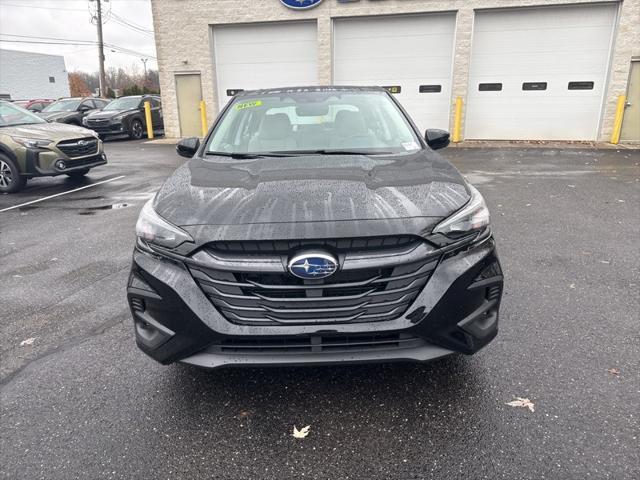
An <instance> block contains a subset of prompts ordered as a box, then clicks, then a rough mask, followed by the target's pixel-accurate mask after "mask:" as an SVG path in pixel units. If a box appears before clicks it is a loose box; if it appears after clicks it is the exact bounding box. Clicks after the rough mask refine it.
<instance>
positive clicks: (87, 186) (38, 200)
mask: <svg viewBox="0 0 640 480" xmlns="http://www.w3.org/2000/svg"><path fill="white" fill-rule="evenodd" d="M124 177H125V175H120V176H119V177H115V178H109V179H108V180H102V181H101V182H96V183H92V184H91V185H85V186H84V187H79V188H74V189H73V190H69V191H68V192H62V193H56V194H55V195H49V196H48V197H42V198H37V199H36V200H31V201H30V202H25V203H21V204H20V205H14V206H13V207H7V208H3V209H2V210H0V213H2V212H6V211H8V210H13V209H14V208H20V207H24V206H26V205H31V204H33V203H38V202H44V201H45V200H49V199H50V198H55V197H59V196H60V195H66V194H67V193H73V192H79V191H80V190H84V189H85V188H91V187H95V186H96V185H102V184H103V183H109V182H113V181H114V180H120V179H121V178H124Z"/></svg>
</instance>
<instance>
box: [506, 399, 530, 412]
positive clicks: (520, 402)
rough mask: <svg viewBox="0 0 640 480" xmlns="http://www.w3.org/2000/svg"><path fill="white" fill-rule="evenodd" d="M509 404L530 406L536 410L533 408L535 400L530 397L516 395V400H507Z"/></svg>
mask: <svg viewBox="0 0 640 480" xmlns="http://www.w3.org/2000/svg"><path fill="white" fill-rule="evenodd" d="M507 405H509V406H510V407H521V408H528V409H529V410H531V411H532V412H535V410H534V408H533V402H532V401H531V400H529V399H528V398H522V397H516V400H513V401H511V402H507Z"/></svg>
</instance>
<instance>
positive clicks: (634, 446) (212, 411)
mask: <svg viewBox="0 0 640 480" xmlns="http://www.w3.org/2000/svg"><path fill="white" fill-rule="evenodd" d="M106 151H107V154H108V156H109V162H110V163H109V164H108V165H106V166H104V167H99V168H96V169H95V170H93V171H92V172H91V173H90V174H89V176H88V178H87V179H86V180H83V181H80V182H74V181H71V180H69V179H66V178H63V177H57V178H43V179H35V180H33V181H30V182H29V183H28V185H27V188H26V189H25V190H24V191H23V192H21V193H19V194H14V195H2V196H0V299H1V301H0V312H1V314H0V317H1V320H0V329H1V330H0V333H1V335H0V355H1V357H0V360H1V361H0V389H1V391H0V401H1V412H0V413H1V417H0V431H1V433H0V478H7V479H30V480H33V479H47V480H49V479H65V480H69V479H76V478H78V479H147V478H149V479H191V478H194V479H195V478H198V479H200V478H216V479H218V478H219V479H286V478H296V479H301V478H318V479H428V478H434V479H501V478H504V479H514V478H518V479H542V478H545V479H574V478H575V479H585V478H594V479H605V478H611V479H616V480H617V479H637V478H640V440H639V435H640V428H639V427H640V421H639V416H640V408H638V407H639V405H640V400H639V399H640V368H639V367H640V334H639V331H640V329H639V326H640V321H639V314H638V312H640V294H639V290H640V269H639V266H640V222H639V220H640V166H639V164H640V151H638V150H636V151H632V150H620V151H618V150H611V149H610V150H581V149H566V150H559V149H531V148H502V149H500V148H487V149H476V148H474V149H465V148H456V149H447V150H444V152H443V154H444V155H445V156H446V157H447V158H449V159H450V160H452V161H453V163H454V164H455V165H456V166H457V167H458V168H459V169H460V170H461V171H462V172H463V173H464V174H465V175H467V177H468V178H469V179H470V180H471V181H472V182H473V183H474V184H475V185H476V186H477V187H478V189H479V190H480V191H481V192H482V193H483V194H484V195H485V198H486V199H487V203H488V204H489V207H490V209H491V212H492V223H493V228H494V232H495V236H496V238H497V241H498V246H499V253H500V255H501V260H502V265H503V268H504V270H505V275H506V280H505V296H504V299H503V304H502V312H501V331H500V334H499V335H498V337H497V339H496V340H495V341H494V342H493V343H491V344H490V345H489V346H488V347H487V348H486V349H484V350H482V351H481V352H479V353H478V354H476V355H474V356H472V357H465V356H452V357H448V358H445V359H442V360H439V361H435V362H432V363H429V364H426V365H411V364H389V365H367V366H352V367H322V368H272V369H230V370H219V371H204V370H197V369H194V368H188V367H185V366H181V365H172V366H168V367H165V366H162V365H159V364H157V363H155V362H154V361H152V360H151V359H149V358H147V357H146V356H145V355H144V354H143V353H141V352H140V351H138V349H137V348H136V346H135V343H134V338H133V331H132V322H131V318H130V314H129V312H128V309H127V305H126V298H125V285H126V281H127V274H128V268H129V265H130V258H131V252H132V248H133V243H134V225H135V221H136V218H137V215H138V212H139V210H140V208H141V207H142V205H143V204H144V202H145V201H146V200H147V199H148V198H150V197H151V196H152V195H153V192H154V191H155V190H156V189H157V188H158V187H159V185H160V184H161V182H162V181H163V179H165V178H166V177H167V176H168V175H170V174H171V172H172V171H173V169H175V168H176V167H177V166H178V165H180V164H181V163H182V162H183V161H184V159H182V158H180V157H178V156H177V155H176V154H175V153H174V148H173V146H171V145H153V144H147V143H144V142H131V141H109V142H107V144H106ZM101 182H102V183H101ZM83 187H87V188H83ZM58 194H62V195H58ZM54 195H58V196H54ZM42 199H44V200H42ZM33 201H36V202H35V203H30V204H27V205H24V204H25V203H28V202H33ZM12 207H16V208H12ZM5 209H9V210H5ZM2 210H5V211H2ZM517 397H521V398H527V399H529V400H530V401H531V402H532V403H533V407H532V409H533V411H532V410H530V409H529V408H523V407H517V406H510V405H507V403H508V402H512V401H514V400H517ZM307 425H310V433H309V435H308V436H307V437H306V438H304V439H296V438H293V436H292V429H293V427H294V426H296V427H297V428H301V427H304V426H307Z"/></svg>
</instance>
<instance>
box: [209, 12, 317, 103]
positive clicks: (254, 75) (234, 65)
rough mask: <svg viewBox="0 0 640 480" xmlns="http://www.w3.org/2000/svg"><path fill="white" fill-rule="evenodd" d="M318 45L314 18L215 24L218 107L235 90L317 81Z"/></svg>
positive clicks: (214, 43) (314, 83)
mask: <svg viewBox="0 0 640 480" xmlns="http://www.w3.org/2000/svg"><path fill="white" fill-rule="evenodd" d="M317 46H318V40H317V32H316V24H315V23H311V22H306V23H268V24H267V23H264V24H256V25H233V26H214V27H213V47H214V48H213V51H214V64H215V69H216V72H215V73H216V79H217V84H218V108H219V109H222V108H223V107H224V106H225V104H226V103H227V101H228V100H229V98H230V95H229V94H231V93H232V92H231V91H232V90H251V89H257V88H272V87H292V86H298V85H317V83H318V48H317Z"/></svg>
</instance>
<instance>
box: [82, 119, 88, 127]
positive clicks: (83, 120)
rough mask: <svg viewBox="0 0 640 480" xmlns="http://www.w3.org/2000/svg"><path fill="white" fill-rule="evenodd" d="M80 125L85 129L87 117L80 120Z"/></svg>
mask: <svg viewBox="0 0 640 480" xmlns="http://www.w3.org/2000/svg"><path fill="white" fill-rule="evenodd" d="M82 124H83V125H84V126H85V127H86V126H87V117H84V118H83V119H82Z"/></svg>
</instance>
